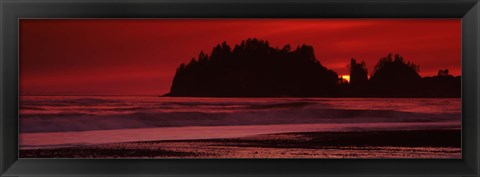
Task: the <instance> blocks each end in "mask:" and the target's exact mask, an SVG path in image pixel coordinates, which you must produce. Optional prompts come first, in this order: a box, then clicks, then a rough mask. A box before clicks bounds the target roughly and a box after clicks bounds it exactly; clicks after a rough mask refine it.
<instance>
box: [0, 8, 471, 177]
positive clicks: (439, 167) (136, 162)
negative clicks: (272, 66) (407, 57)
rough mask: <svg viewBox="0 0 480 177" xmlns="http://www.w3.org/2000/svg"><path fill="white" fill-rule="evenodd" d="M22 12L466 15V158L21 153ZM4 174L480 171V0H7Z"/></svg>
mask: <svg viewBox="0 0 480 177" xmlns="http://www.w3.org/2000/svg"><path fill="white" fill-rule="evenodd" d="M22 18H461V19H462V104H463V106H462V156H463V158H462V159H18V137H17V136H18V93H19V90H18V89H19V87H18V71H19V68H18V62H19V61H18V60H19V59H18V57H19V54H18V22H19V19H22ZM0 22H1V23H0V26H1V28H0V36H1V43H0V56H1V59H0V67H1V72H0V127H1V128H0V137H1V138H0V176H2V177H3V176H479V174H480V172H479V171H480V170H479V169H480V166H479V161H480V156H479V155H480V154H479V145H480V141H479V129H480V124H479V123H480V121H479V113H480V112H479V104H478V103H479V100H480V97H479V84H480V82H479V75H480V73H479V69H480V65H479V59H480V52H479V50H480V45H479V44H480V3H479V1H478V0H298V1H294V0H155V1H154V0H140V1H135V0H123V1H121V0H0Z"/></svg>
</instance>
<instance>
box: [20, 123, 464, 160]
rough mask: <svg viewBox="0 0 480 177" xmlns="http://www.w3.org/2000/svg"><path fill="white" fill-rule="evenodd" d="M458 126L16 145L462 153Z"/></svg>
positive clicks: (373, 154)
mask: <svg viewBox="0 0 480 177" xmlns="http://www.w3.org/2000/svg"><path fill="white" fill-rule="evenodd" d="M460 137H461V130H460V129H432V130H375V131H348V132H346V131H343V132H291V133H275V134H263V135H254V136H247V137H240V138H218V139H198V140H164V141H140V142H127V143H110V144H101V145H86V146H80V147H64V148H51V149H28V150H25V149H24V150H20V158H461V138H460Z"/></svg>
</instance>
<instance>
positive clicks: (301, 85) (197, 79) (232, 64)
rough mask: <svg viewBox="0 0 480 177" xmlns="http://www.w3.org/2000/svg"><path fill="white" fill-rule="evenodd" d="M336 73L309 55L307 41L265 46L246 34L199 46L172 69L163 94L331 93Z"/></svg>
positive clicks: (317, 95)
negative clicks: (194, 55)
mask: <svg viewBox="0 0 480 177" xmlns="http://www.w3.org/2000/svg"><path fill="white" fill-rule="evenodd" d="M337 77H338V76H337V74H336V73H335V72H333V71H331V70H328V69H327V68H325V67H324V66H323V65H321V64H320V62H318V60H317V59H316V58H315V54H314V51H313V47H311V46H308V45H301V46H298V47H297V48H296V49H295V50H293V51H291V47H290V45H286V46H284V47H283V48H282V49H278V48H273V47H270V45H269V43H268V41H264V40H258V39H247V40H244V41H242V42H241V43H240V44H239V45H235V47H234V48H233V49H231V48H230V46H228V45H227V44H226V43H225V42H223V43H222V44H221V45H217V46H216V47H214V48H213V50H212V53H211V54H210V56H208V55H207V54H205V53H204V52H203V51H202V52H200V54H199V56H198V61H197V60H195V59H192V61H191V62H190V63H189V64H186V65H185V64H182V65H180V67H179V68H178V69H177V72H176V74H175V77H174V79H173V83H172V87H171V89H170V93H169V94H168V95H169V96H191V97H320V96H326V97H332V96H337Z"/></svg>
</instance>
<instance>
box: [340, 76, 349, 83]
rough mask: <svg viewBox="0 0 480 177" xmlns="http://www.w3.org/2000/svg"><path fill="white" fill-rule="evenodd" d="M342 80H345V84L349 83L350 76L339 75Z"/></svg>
mask: <svg viewBox="0 0 480 177" xmlns="http://www.w3.org/2000/svg"><path fill="white" fill-rule="evenodd" d="M340 77H341V78H342V79H343V80H346V81H347V82H349V83H350V75H341V76H340Z"/></svg>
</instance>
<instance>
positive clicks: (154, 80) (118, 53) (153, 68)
mask: <svg viewBox="0 0 480 177" xmlns="http://www.w3.org/2000/svg"><path fill="white" fill-rule="evenodd" d="M247 38H259V39H264V40H268V41H269V42H270V44H271V45H273V46H278V47H283V46H284V45H285V44H291V45H292V48H295V47H296V46H297V45H301V44H307V45H312V46H313V47H314V49H315V55H316V57H317V59H318V60H319V61H320V63H322V64H323V65H324V66H326V67H327V68H329V69H332V70H334V71H336V72H337V73H338V74H339V75H347V74H348V69H347V65H348V64H349V61H350V59H351V58H352V57H353V58H356V59H357V60H363V61H365V62H366V63H367V67H368V70H369V72H371V71H372V70H373V66H374V65H375V64H376V63H377V61H378V59H379V58H380V57H383V56H386V55H387V54H388V53H389V52H393V53H398V54H400V55H402V56H403V57H404V59H405V60H407V61H412V62H414V63H416V64H418V65H420V75H422V76H432V75H436V74H437V71H438V70H439V69H449V70H450V73H451V74H453V75H460V74H461V68H460V63H461V45H460V44H461V21H460V19H144V20H138V19H130V20H127V19H119V20H114V19H111V20H106V19H103V20H36V19H30V20H25V19H24V20H20V92H21V95H162V94H165V93H167V92H168V91H169V89H170V86H171V83H172V79H173V76H174V74H175V70H176V68H177V67H178V66H179V65H180V64H181V63H183V62H188V61H190V60H191V58H192V57H195V58H196V57H197V56H198V53H199V52H200V51H201V50H204V51H206V52H207V53H210V51H211V49H212V48H213V47H214V46H215V45H217V44H219V43H221V42H223V41H226V42H227V43H228V44H229V45H230V46H234V45H235V44H238V43H240V42H241V41H242V40H244V39H247Z"/></svg>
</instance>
